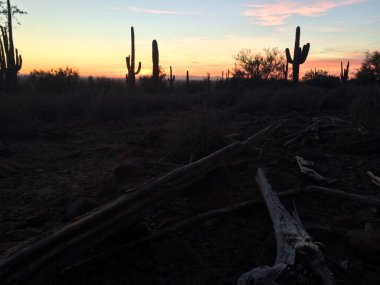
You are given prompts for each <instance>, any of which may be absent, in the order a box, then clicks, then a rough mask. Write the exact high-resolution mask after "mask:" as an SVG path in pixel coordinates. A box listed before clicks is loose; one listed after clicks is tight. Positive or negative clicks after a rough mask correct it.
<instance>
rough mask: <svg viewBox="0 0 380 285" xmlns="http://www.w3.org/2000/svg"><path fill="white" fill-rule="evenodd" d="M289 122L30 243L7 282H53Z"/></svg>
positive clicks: (4, 266)
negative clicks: (92, 251)
mask: <svg viewBox="0 0 380 285" xmlns="http://www.w3.org/2000/svg"><path fill="white" fill-rule="evenodd" d="M282 123H283V121H277V122H275V123H274V124H271V125H269V126H268V127H266V128H265V129H263V130H261V131H259V132H257V133H256V134H254V135H253V136H251V137H250V138H248V139H247V140H246V141H244V142H237V143H233V144H231V145H228V146H226V147H225V148H223V149H221V150H219V151H217V152H215V153H213V154H211V155H209V156H207V157H205V158H202V159H200V160H198V161H196V162H194V163H191V164H188V165H186V166H184V167H181V168H178V169H176V170H174V171H172V172H170V173H168V174H167V175H164V176H162V177H160V178H158V179H156V180H155V181H153V182H151V183H148V184H145V185H142V186H141V188H140V189H139V190H137V191H134V192H133V193H132V194H129V195H128V194H124V195H123V196H121V197H119V198H118V199H116V200H115V201H113V202H110V203H108V204H106V205H105V206H102V207H100V208H97V209H95V210H93V211H92V212H90V213H88V214H87V215H84V216H83V217H81V218H79V219H78V220H75V221H74V222H72V223H70V224H67V225H66V226H64V227H63V228H61V229H60V230H58V231H55V232H51V233H47V234H43V235H41V236H39V237H37V238H35V239H32V240H31V241H28V242H26V243H25V244H24V245H23V247H22V249H20V250H19V251H17V252H16V253H15V254H13V255H11V256H9V257H8V258H6V259H5V260H2V261H0V280H1V282H2V283H1V284H4V285H6V284H12V285H16V284H29V285H39V284H49V283H50V282H51V280H52V278H53V276H54V275H56V274H57V272H59V271H60V270H62V269H63V268H65V267H66V266H67V265H69V264H72V263H74V262H75V260H76V259H78V258H79V257H81V256H82V255H83V254H84V253H86V252H87V251H88V250H89V249H91V248H92V247H94V246H95V245H96V244H98V243H100V242H101V241H103V240H105V239H107V238H109V237H110V236H112V235H114V234H115V233H117V232H118V231H120V229H123V228H126V227H128V226H131V225H133V224H134V223H135V222H136V221H138V220H141V219H142V218H143V217H144V216H145V215H146V214H147V213H149V212H150V211H152V210H153V209H154V208H155V207H158V206H159V204H160V203H162V202H163V201H167V200H168V199H169V200H170V198H171V197H173V195H176V194H179V193H181V191H184V189H186V188H188V186H189V185H191V184H192V183H194V182H195V181H197V180H199V179H201V178H203V177H205V176H206V175H207V174H208V173H209V172H211V171H212V170H214V169H216V168H218V167H220V166H223V165H225V164H226V163H228V162H229V161H230V159H231V158H232V157H233V156H234V155H235V154H236V153H237V152H239V151H241V150H242V149H244V148H246V147H249V146H250V144H251V143H252V142H253V141H254V140H255V139H256V138H258V137H260V136H261V135H263V134H265V133H266V132H268V131H269V130H271V129H272V128H274V127H278V125H279V124H282Z"/></svg>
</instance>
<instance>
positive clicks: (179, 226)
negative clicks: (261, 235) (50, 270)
mask: <svg viewBox="0 0 380 285" xmlns="http://www.w3.org/2000/svg"><path fill="white" fill-rule="evenodd" d="M300 193H301V192H300V191H297V190H289V191H285V192H281V193H279V194H278V196H279V197H282V198H288V197H294V196H295V195H299V194H300ZM263 202H264V201H262V200H250V201H245V202H241V203H238V204H235V205H232V206H229V207H226V208H221V209H215V210H212V211H209V212H206V213H203V214H199V215H197V216H194V217H191V218H189V219H186V220H184V221H181V222H178V223H175V224H174V225H171V226H168V227H166V228H164V229H161V230H158V231H156V232H153V233H151V234H149V235H147V236H144V237H142V238H140V239H138V240H136V241H133V242H131V243H128V244H123V245H121V246H118V247H116V248H111V249H109V250H106V251H104V252H101V253H99V254H97V255H95V256H91V257H89V258H87V259H85V260H82V261H81V262H80V263H78V264H76V265H74V266H73V267H80V266H83V265H85V264H88V263H93V262H99V261H101V260H104V259H106V258H109V257H112V256H114V255H116V254H120V253H123V252H125V251H127V250H130V249H132V248H135V247H137V246H139V245H141V244H144V243H146V242H149V241H152V240H156V239H159V238H161V237H163V236H165V235H167V234H169V233H172V232H176V231H179V230H182V229H184V228H187V227H190V226H192V225H194V224H196V223H200V222H203V221H206V220H209V219H212V218H214V217H218V216H221V215H225V214H229V213H233V212H236V211H239V210H242V209H246V208H248V207H252V206H256V205H262V204H263Z"/></svg>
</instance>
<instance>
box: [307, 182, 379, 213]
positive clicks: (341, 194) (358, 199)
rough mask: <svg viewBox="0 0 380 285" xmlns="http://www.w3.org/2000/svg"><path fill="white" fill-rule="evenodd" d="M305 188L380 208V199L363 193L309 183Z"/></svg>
mask: <svg viewBox="0 0 380 285" xmlns="http://www.w3.org/2000/svg"><path fill="white" fill-rule="evenodd" d="M305 190H308V191H310V192H315V193H318V194H326V195H329V196H334V197H339V198H343V199H345V200H348V201H351V202H356V203H360V204H364V205H368V206H373V207H376V208H379V209H380V200H379V199H376V198H371V197H367V196H363V195H358V194H352V193H347V192H344V191H341V190H336V189H332V188H325V187H320V186H316V185H310V186H306V187H305Z"/></svg>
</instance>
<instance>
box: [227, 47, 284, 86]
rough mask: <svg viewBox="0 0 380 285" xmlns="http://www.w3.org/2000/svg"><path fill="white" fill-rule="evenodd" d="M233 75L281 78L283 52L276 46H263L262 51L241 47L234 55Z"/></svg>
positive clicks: (263, 78) (252, 77) (265, 78)
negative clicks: (254, 51) (257, 51)
mask: <svg viewBox="0 0 380 285" xmlns="http://www.w3.org/2000/svg"><path fill="white" fill-rule="evenodd" d="M234 59H235V67H234V72H233V73H234V76H235V77H239V78H246V79H256V80H267V79H281V78H283V76H284V75H283V71H282V68H283V65H284V64H286V59H285V56H284V53H283V52H281V51H280V50H279V49H278V48H277V47H276V48H265V49H264V52H263V53H253V52H252V50H250V49H242V50H241V51H240V52H239V53H238V54H237V55H236V56H234Z"/></svg>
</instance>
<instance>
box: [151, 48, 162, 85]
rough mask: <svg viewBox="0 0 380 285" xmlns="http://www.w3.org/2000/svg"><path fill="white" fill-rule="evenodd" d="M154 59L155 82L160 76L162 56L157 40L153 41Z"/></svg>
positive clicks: (153, 77)
mask: <svg viewBox="0 0 380 285" xmlns="http://www.w3.org/2000/svg"><path fill="white" fill-rule="evenodd" d="M152 61H153V76H152V79H153V81H155V82H158V81H159V78H160V65H159V64H160V56H159V52H158V44H157V41H156V40H153V42H152Z"/></svg>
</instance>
